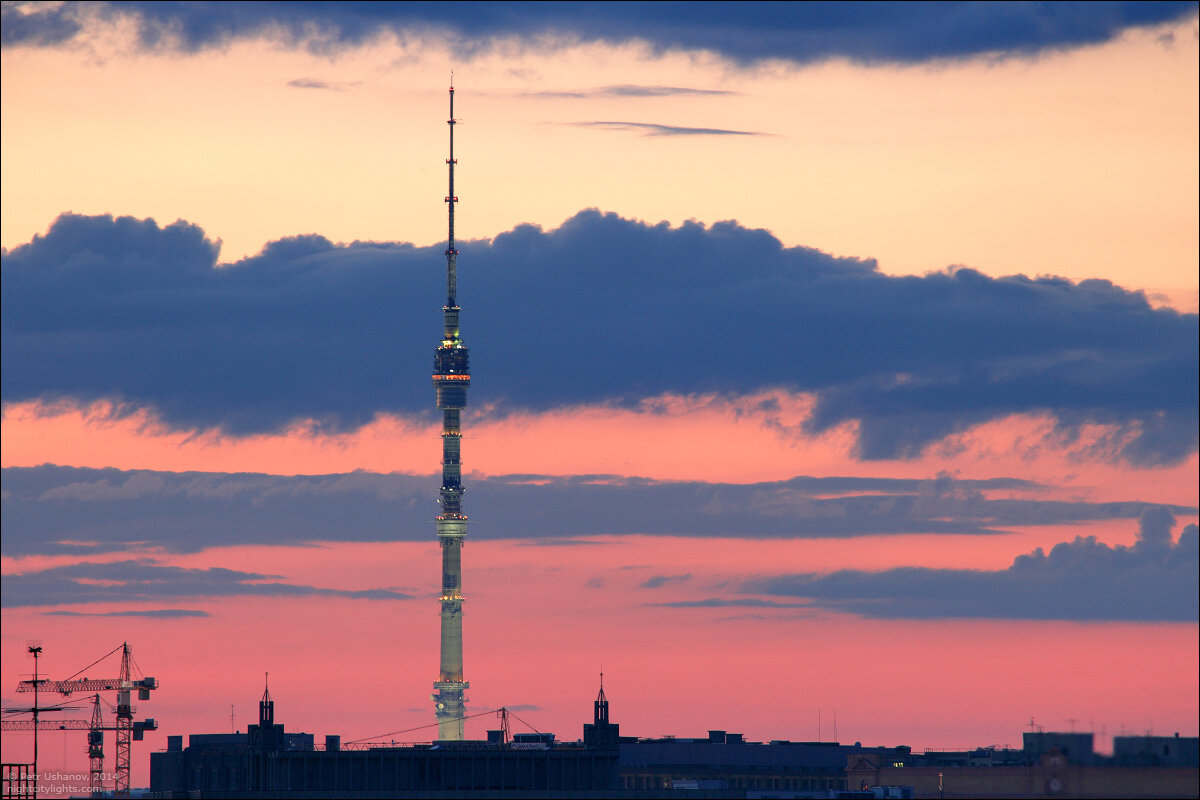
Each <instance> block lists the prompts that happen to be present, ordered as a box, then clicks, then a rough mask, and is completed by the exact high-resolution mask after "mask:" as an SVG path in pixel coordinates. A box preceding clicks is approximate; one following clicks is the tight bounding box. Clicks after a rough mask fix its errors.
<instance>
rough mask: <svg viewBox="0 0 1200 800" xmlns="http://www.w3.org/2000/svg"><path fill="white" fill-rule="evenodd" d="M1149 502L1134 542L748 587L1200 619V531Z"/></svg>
mask: <svg viewBox="0 0 1200 800" xmlns="http://www.w3.org/2000/svg"><path fill="white" fill-rule="evenodd" d="M1174 524H1175V520H1174V517H1173V516H1172V515H1171V513H1170V512H1169V511H1168V510H1167V509H1164V508H1148V509H1146V510H1145V511H1143V512H1142V515H1141V518H1140V520H1139V528H1138V540H1137V543H1136V544H1135V545H1134V546H1133V547H1125V546H1123V545H1115V546H1110V545H1106V544H1104V543H1102V542H1097V541H1096V539H1095V538H1094V537H1090V536H1088V537H1083V536H1079V537H1076V538H1075V539H1074V541H1071V542H1062V543H1060V544H1057V545H1055V546H1054V548H1053V549H1052V550H1051V551H1050V553H1049V554H1047V553H1045V552H1043V551H1042V549H1041V548H1040V547H1039V548H1038V549H1037V550H1035V551H1033V552H1032V553H1030V554H1028V555H1022V556H1018V557H1017V558H1016V559H1015V560H1014V561H1013V564H1012V566H1011V567H1009V568H1008V569H1006V570H995V571H988V570H964V569H926V568H920V567H901V568H896V569H889V570H883V571H880V572H865V571H860V570H842V571H839V572H833V573H829V574H813V573H809V574H793V575H779V576H775V577H770V578H760V579H756V580H752V581H749V582H747V583H746V584H745V586H744V587H743V588H744V589H745V590H746V591H748V592H752V593H757V594H766V595H775V596H784V597H792V598H806V601H807V603H808V604H809V605H811V606H813V607H822V608H829V609H833V610H837V611H848V612H853V613H856V614H861V615H863V616H868V617H880V618H908V619H943V618H990V619H1073V620H1137V621H1163V622H1188V621H1195V620H1197V619H1200V600H1198V598H1200V577H1198V576H1200V533H1198V531H1197V527H1196V526H1195V525H1188V526H1186V527H1185V528H1184V529H1183V531H1182V533H1181V534H1180V535H1179V539H1178V541H1173V540H1172V534H1171V529H1172V528H1173V527H1174Z"/></svg>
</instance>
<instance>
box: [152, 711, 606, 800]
mask: <svg viewBox="0 0 1200 800" xmlns="http://www.w3.org/2000/svg"><path fill="white" fill-rule="evenodd" d="M618 735H619V728H618V726H617V725H615V724H613V723H611V722H610V721H609V719H608V701H607V699H606V698H604V694H603V690H602V691H601V694H600V696H599V698H598V699H597V701H596V703H595V712H594V718H593V721H592V722H591V724H588V725H585V726H584V736H583V739H582V740H581V741H576V742H559V741H556V740H555V737H554V735H553V734H550V733H535V734H517V735H516V736H514V737H512V738H513V740H512V741H511V742H509V741H505V738H506V737H505V732H504V731H489V732H488V739H487V740H486V741H478V740H476V741H471V740H462V741H449V742H448V741H439V742H432V743H427V744H410V745H395V744H393V745H360V744H347V745H343V744H342V742H341V737H340V736H334V735H327V736H326V737H325V743H324V745H322V746H318V745H316V744H315V743H314V741H313V739H314V737H313V735H312V734H311V733H287V732H285V731H284V727H283V725H281V724H278V723H276V722H275V703H274V701H272V700H271V697H270V694H269V693H267V692H264V694H263V699H262V701H261V702H260V703H259V718H258V724H256V725H250V726H249V727H248V728H247V730H246V733H222V734H192V735H191V736H189V737H188V746H187V747H184V746H183V737H182V736H169V737H167V750H166V751H165V752H158V753H151V754H150V791H151V792H152V793H153V794H154V795H156V796H158V797H242V796H262V797H268V796H269V797H308V796H313V795H314V794H319V793H327V795H326V796H330V797H332V796H338V797H355V796H363V797H366V796H376V797H386V796H388V794H389V793H421V792H438V791H465V792H473V793H478V792H489V791H501V790H507V791H522V792H551V793H556V794H564V793H565V794H566V795H569V794H570V793H571V792H576V791H592V792H595V791H596V790H605V791H613V790H616V789H617V787H618V785H619V781H618V767H617V763H618V754H619V751H618V747H617V745H618ZM593 796H594V795H593Z"/></svg>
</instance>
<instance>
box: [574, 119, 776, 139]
mask: <svg viewBox="0 0 1200 800" xmlns="http://www.w3.org/2000/svg"><path fill="white" fill-rule="evenodd" d="M568 124H570V125H574V126H575V127H578V128H600V129H603V130H611V131H631V132H634V133H640V134H642V135H643V136H774V135H775V134H772V133H762V132H760V131H735V130H729V129H726V128H688V127H684V126H682V125H663V124H660V123H657V122H622V121H617V120H596V121H592V122H571V123H568Z"/></svg>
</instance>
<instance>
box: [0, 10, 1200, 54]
mask: <svg viewBox="0 0 1200 800" xmlns="http://www.w3.org/2000/svg"><path fill="white" fill-rule="evenodd" d="M1194 13H1195V3H1191V2H1153V3H1150V2H1079V3H1069V2H1046V3H1007V2H953V3H924V2H918V3H911V2H908V3H906V2H900V3H835V2H812V3H729V2H714V3H675V2H644V3H621V2H599V3H595V2H593V3H570V2H551V3H541V2H538V3H531V2H503V3H493V2H486V3H485V2H439V3H427V2H403V3H400V2H372V3H329V2H274V3H261V2H259V3H238V4H236V6H233V7H230V6H229V5H227V4H224V3H216V4H213V3H197V2H177V3H158V2H102V3H86V4H80V3H65V4H61V5H54V4H44V5H28V4H21V3H14V4H10V5H8V4H6V5H5V7H4V27H3V30H4V37H3V42H4V45H5V46H15V45H24V46H53V45H58V44H62V43H66V42H70V41H72V40H73V39H75V38H76V37H77V36H79V35H80V33H81V32H83V31H85V30H86V29H87V28H88V26H89V25H91V24H94V23H95V22H97V21H101V20H116V19H121V20H124V21H128V22H132V23H133V24H134V25H135V26H136V28H137V31H138V36H139V40H140V43H141V45H142V46H143V47H145V48H149V49H161V48H178V49H182V50H199V49H203V48H206V47H219V46H222V45H225V44H227V43H228V42H230V41H232V40H234V39H238V38H244V37H257V36H274V37H276V38H280V39H282V40H284V41H286V42H289V43H291V44H293V45H302V46H308V47H310V48H313V49H317V50H322V51H333V50H337V49H339V48H343V47H351V46H355V45H358V44H361V43H363V42H366V41H369V40H370V39H372V38H374V37H376V36H379V35H381V34H397V35H400V36H402V37H405V38H408V37H412V36H421V35H424V36H427V37H428V38H431V39H435V40H442V41H447V42H450V43H453V45H454V46H455V48H456V50H458V51H459V52H460V54H462V55H463V56H469V55H470V54H471V52H473V51H479V50H482V49H486V48H487V47H488V46H489V45H490V44H492V43H494V42H495V41H497V40H503V39H512V38H516V39H518V40H522V41H524V42H526V43H527V44H529V45H531V46H536V47H542V48H547V47H553V46H556V45H561V44H572V43H575V42H608V43H612V44H623V43H627V42H631V41H637V42H644V43H646V44H648V45H650V46H651V47H652V48H654V49H656V50H706V51H710V52H714V53H717V54H719V55H721V56H724V57H726V58H729V59H731V60H733V61H736V62H739V63H743V64H747V63H754V62H758V61H762V60H764V59H771V58H777V59H784V60H790V61H793V62H797V63H807V62H812V61H819V60H823V59H827V58H836V57H844V58H849V59H853V60H857V61H864V62H900V63H911V62H919V61H925V60H929V59H941V58H962V57H970V56H973V55H978V54H983V53H988V54H993V55H996V54H999V55H1008V54H1033V53H1037V52H1040V51H1042V50H1046V49H1055V48H1063V47H1072V46H1079V45H1086V44H1097V43H1100V42H1104V41H1107V40H1109V39H1111V38H1112V37H1114V36H1116V35H1118V34H1120V33H1121V32H1122V31H1123V30H1125V29H1127V28H1129V27H1133V26H1139V25H1150V24H1156V23H1162V22H1169V21H1173V20H1178V19H1183V18H1186V17H1187V16H1189V15H1192V14H1194Z"/></svg>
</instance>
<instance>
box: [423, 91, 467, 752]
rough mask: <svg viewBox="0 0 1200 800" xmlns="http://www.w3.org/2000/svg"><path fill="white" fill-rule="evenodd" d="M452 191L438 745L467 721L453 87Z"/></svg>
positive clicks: (442, 372)
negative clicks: (464, 664)
mask: <svg viewBox="0 0 1200 800" xmlns="http://www.w3.org/2000/svg"><path fill="white" fill-rule="evenodd" d="M447 122H448V123H449V125H450V157H449V158H447V159H446V165H447V167H448V168H449V169H448V171H449V178H450V183H449V187H450V191H449V194H447V195H446V207H447V210H448V214H447V217H448V228H449V236H448V237H447V245H446V305H445V306H443V307H442V315H443V330H442V342H441V344H440V345H438V348H437V350H436V351H435V353H434V357H433V388H434V391H435V394H436V398H437V407H438V408H439V409H440V410H441V412H442V486H441V488H440V489H439V490H438V494H439V498H438V502H439V503H441V506H442V509H441V513H440V514H438V517H437V538H438V544H439V545H441V548H442V591H441V595H440V596H439V598H438V600H439V601H440V602H441V606H442V634H441V665H440V670H439V673H438V679H437V680H436V681H434V684H433V688H434V693H433V695H432V699H433V706H434V715H435V716H436V718H437V723H438V739H439V740H449V741H457V740H460V739H462V738H463V717H464V716H465V708H464V705H463V704H464V701H465V700H466V698H465V697H464V696H463V692H464V690H466V689H467V688H468V686H469V685H470V684H468V683H467V682H466V681H465V680H463V646H462V606H463V596H462V543H463V539H464V538H465V537H466V535H467V517H466V515H465V514H463V513H462V495H463V486H462V429H461V412H462V409H463V408H465V407H466V405H467V387H469V386H470V385H471V374H470V369H469V359H468V351H467V347H466V345H464V344H463V342H462V338H461V337H460V335H459V313H460V311H461V309H460V308H459V307H458V250H456V249H455V247H454V205H455V203H457V202H458V197H456V196H455V194H454V165H455V164H456V163H458V162H457V161H456V160H455V158H454V123H455V120H454V87H453V86H451V87H450V119H449V120H448V121H447Z"/></svg>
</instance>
